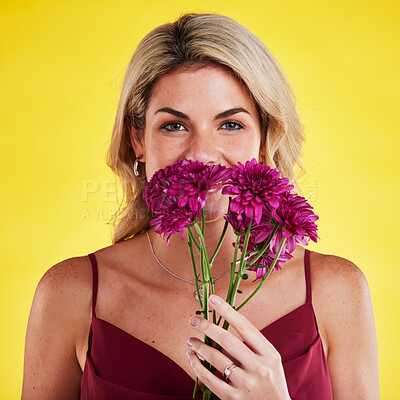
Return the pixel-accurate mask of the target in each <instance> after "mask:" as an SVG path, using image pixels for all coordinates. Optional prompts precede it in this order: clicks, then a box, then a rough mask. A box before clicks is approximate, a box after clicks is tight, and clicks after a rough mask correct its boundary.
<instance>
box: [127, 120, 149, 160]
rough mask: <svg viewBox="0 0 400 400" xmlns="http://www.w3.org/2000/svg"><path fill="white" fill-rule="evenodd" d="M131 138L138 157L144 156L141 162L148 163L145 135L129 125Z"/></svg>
mask: <svg viewBox="0 0 400 400" xmlns="http://www.w3.org/2000/svg"><path fill="white" fill-rule="evenodd" d="M128 129H129V136H130V138H131V144H132V147H133V150H134V151H135V154H136V157H139V156H143V157H142V158H141V160H140V161H141V162H146V152H145V150H146V148H145V142H144V134H143V131H142V130H138V129H135V128H134V127H133V126H132V125H128Z"/></svg>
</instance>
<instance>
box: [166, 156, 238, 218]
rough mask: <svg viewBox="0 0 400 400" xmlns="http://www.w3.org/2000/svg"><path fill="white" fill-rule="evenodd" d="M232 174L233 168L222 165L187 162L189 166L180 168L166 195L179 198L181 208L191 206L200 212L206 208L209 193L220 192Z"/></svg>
mask: <svg viewBox="0 0 400 400" xmlns="http://www.w3.org/2000/svg"><path fill="white" fill-rule="evenodd" d="M231 174H232V169H231V168H227V167H225V166H222V165H220V164H218V165H205V164H203V163H202V162H200V161H187V164H185V165H184V166H182V167H181V168H179V170H178V172H177V174H176V175H175V176H174V178H173V183H172V186H171V187H170V188H168V189H167V190H166V193H167V194H168V195H171V196H178V197H179V202H178V204H179V205H180V206H182V207H183V206H185V205H186V204H189V206H190V208H191V209H192V210H193V211H198V210H199V209H202V208H203V207H204V205H205V203H206V199H207V193H208V192H209V191H210V190H213V191H214V190H218V189H219V187H221V185H222V184H223V183H224V182H225V181H227V180H228V179H229V177H230V176H231Z"/></svg>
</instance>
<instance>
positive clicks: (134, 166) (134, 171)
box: [133, 154, 143, 178]
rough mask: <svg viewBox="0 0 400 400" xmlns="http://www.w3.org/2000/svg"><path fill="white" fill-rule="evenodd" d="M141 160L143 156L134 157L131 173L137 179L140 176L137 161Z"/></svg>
mask: <svg viewBox="0 0 400 400" xmlns="http://www.w3.org/2000/svg"><path fill="white" fill-rule="evenodd" d="M142 158H143V154H142V155H140V156H139V157H136V160H135V162H134V163H133V173H134V174H135V176H136V177H138V178H139V176H140V173H139V170H138V167H139V161H140V160H141V159H142Z"/></svg>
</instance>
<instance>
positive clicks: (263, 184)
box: [222, 158, 293, 223]
mask: <svg viewBox="0 0 400 400" xmlns="http://www.w3.org/2000/svg"><path fill="white" fill-rule="evenodd" d="M233 169H234V172H233V174H232V176H231V178H230V179H229V181H228V183H227V185H226V186H225V187H224V188H223V189H222V193H223V194H228V195H230V196H235V197H234V198H233V200H232V202H231V210H232V211H233V212H238V213H242V212H244V213H245V214H246V216H247V217H251V216H253V218H254V221H255V222H256V223H259V222H260V221H261V216H262V208H263V205H267V206H268V207H269V208H270V209H275V208H277V207H278V206H279V201H280V198H281V196H282V193H285V192H288V191H290V190H291V189H293V186H292V185H289V184H288V183H289V180H288V179H287V178H281V177H280V176H279V172H278V171H277V170H276V169H273V168H270V167H269V166H268V165H264V164H260V163H257V160H256V159H255V158H253V159H252V160H251V161H247V162H246V164H245V165H243V164H241V163H238V165H234V166H233Z"/></svg>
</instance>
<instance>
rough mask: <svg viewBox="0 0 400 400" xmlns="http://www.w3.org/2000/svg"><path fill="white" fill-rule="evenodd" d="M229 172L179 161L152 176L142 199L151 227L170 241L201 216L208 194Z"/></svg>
mask: <svg viewBox="0 0 400 400" xmlns="http://www.w3.org/2000/svg"><path fill="white" fill-rule="evenodd" d="M231 173H232V170H231V169H230V168H226V167H224V166H222V165H205V164H203V163H201V162H199V161H189V160H181V161H178V162H176V163H174V164H172V165H170V166H167V167H166V168H164V169H160V170H158V171H157V172H155V173H154V175H153V177H152V178H151V179H150V181H149V182H148V183H147V185H146V187H145V189H144V191H143V197H144V198H145V200H146V204H147V206H148V208H149V209H150V210H151V211H152V212H153V214H154V218H153V219H152V221H151V222H150V225H152V226H154V225H155V226H156V228H155V231H156V232H157V233H159V234H163V235H164V238H166V239H167V243H168V244H170V242H169V238H170V236H171V235H173V234H174V233H177V232H179V233H180V235H181V237H182V238H183V229H185V228H187V227H188V226H189V225H191V224H192V223H193V222H194V221H195V219H196V218H199V217H200V216H201V210H202V208H203V207H204V205H205V202H206V199H207V193H208V192H210V191H211V190H216V189H218V187H219V186H221V185H222V184H223V183H224V182H225V181H226V180H227V179H228V178H229V177H230V175H231Z"/></svg>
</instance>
